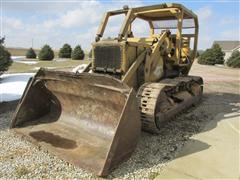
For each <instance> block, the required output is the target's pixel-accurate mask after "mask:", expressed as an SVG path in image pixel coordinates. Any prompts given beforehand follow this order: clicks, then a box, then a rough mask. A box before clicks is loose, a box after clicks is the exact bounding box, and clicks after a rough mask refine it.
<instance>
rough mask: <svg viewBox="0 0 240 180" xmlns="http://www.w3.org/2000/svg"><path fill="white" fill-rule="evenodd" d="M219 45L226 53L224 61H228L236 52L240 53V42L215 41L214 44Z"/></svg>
mask: <svg viewBox="0 0 240 180" xmlns="http://www.w3.org/2000/svg"><path fill="white" fill-rule="evenodd" d="M215 43H217V44H219V45H220V47H221V48H222V51H223V52H224V53H225V57H224V61H225V63H226V61H227V60H228V58H229V57H230V56H231V54H232V52H233V51H235V50H238V51H240V41H214V42H213V44H215Z"/></svg>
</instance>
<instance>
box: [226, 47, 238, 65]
mask: <svg viewBox="0 0 240 180" xmlns="http://www.w3.org/2000/svg"><path fill="white" fill-rule="evenodd" d="M227 65H228V66H230V67H233V68H240V52H239V51H238V50H236V51H233V52H232V54H231V56H230V57H229V59H228V61H227Z"/></svg>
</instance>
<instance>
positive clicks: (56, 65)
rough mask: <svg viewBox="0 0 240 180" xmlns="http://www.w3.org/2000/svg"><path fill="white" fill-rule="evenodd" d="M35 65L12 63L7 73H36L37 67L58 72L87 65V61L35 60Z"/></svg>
mask: <svg viewBox="0 0 240 180" xmlns="http://www.w3.org/2000/svg"><path fill="white" fill-rule="evenodd" d="M36 62H38V63H36V64H24V63H19V62H13V63H12V65H11V66H10V67H9V69H8V71H7V72H8V73H23V72H36V71H37V69H34V68H37V67H45V68H52V69H59V70H66V69H71V68H74V67H76V66H78V65H80V64H88V63H89V62H90V61H89V60H66V61H39V60H36Z"/></svg>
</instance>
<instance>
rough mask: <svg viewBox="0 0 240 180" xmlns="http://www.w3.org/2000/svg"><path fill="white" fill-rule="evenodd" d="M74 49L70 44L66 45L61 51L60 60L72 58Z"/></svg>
mask: <svg viewBox="0 0 240 180" xmlns="http://www.w3.org/2000/svg"><path fill="white" fill-rule="evenodd" d="M71 53H72V48H71V46H70V45H69V44H64V45H63V47H62V48H61V49H60V51H59V54H58V55H59V57H60V58H71Z"/></svg>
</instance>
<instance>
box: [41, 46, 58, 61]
mask: <svg viewBox="0 0 240 180" xmlns="http://www.w3.org/2000/svg"><path fill="white" fill-rule="evenodd" d="M38 58H39V59H40V60H53V58H54V52H53V50H52V48H51V47H50V46H49V45H47V44H46V45H44V46H43V47H42V49H41V50H40V51H39V53H38Z"/></svg>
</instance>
